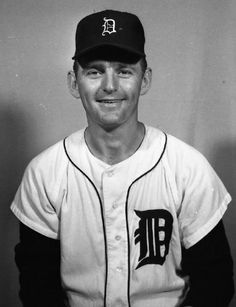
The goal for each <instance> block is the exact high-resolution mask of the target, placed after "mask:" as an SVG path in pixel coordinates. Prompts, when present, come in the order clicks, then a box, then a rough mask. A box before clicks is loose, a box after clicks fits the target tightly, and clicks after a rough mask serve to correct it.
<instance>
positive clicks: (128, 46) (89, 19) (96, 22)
mask: <svg viewBox="0 0 236 307" xmlns="http://www.w3.org/2000/svg"><path fill="white" fill-rule="evenodd" d="M144 44H145V34H144V30H143V26H142V24H141V22H140V20H139V18H138V17H137V16H136V15H134V14H131V13H128V12H120V11H115V10H105V11H101V12H97V13H93V14H91V15H88V16H86V17H84V18H83V19H82V20H81V21H80V22H79V23H78V25H77V29H76V35H75V45H76V50H75V54H74V56H73V58H72V59H73V60H75V59H79V58H80V57H81V56H83V55H85V54H86V53H88V52H90V51H92V50H95V49H97V48H99V47H106V46H107V47H109V46H110V47H116V48H119V49H121V50H125V51H127V52H130V53H134V54H135V55H137V56H145V52H144Z"/></svg>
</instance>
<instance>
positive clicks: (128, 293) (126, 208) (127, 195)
mask: <svg viewBox="0 0 236 307" xmlns="http://www.w3.org/2000/svg"><path fill="white" fill-rule="evenodd" d="M163 133H164V135H165V144H164V147H163V151H162V153H161V155H160V157H159V159H158V161H157V162H156V163H155V164H154V166H153V167H151V168H150V169H149V170H148V171H146V172H145V173H144V174H142V175H141V176H139V177H138V178H136V179H135V180H134V181H133V182H132V183H131V184H130V186H129V188H128V190H127V194H126V201H125V217H126V232H127V244H128V285H127V298H128V305H129V307H131V304H130V235H129V221H128V198H129V193H130V189H131V187H132V186H133V184H134V183H135V182H137V181H138V180H139V179H141V178H142V177H144V176H145V175H147V174H148V173H150V172H151V171H152V170H153V169H154V168H155V167H156V166H157V165H158V164H159V162H160V161H161V159H162V157H163V155H164V153H165V150H166V146H167V135H166V133H165V132H163Z"/></svg>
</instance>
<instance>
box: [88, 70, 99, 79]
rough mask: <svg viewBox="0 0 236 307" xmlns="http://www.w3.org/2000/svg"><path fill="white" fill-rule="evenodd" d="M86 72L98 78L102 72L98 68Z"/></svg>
mask: <svg viewBox="0 0 236 307" xmlns="http://www.w3.org/2000/svg"><path fill="white" fill-rule="evenodd" d="M86 74H87V76H89V77H92V78H96V77H99V76H100V75H101V72H99V71H98V70H97V69H89V70H88V71H87V73H86Z"/></svg>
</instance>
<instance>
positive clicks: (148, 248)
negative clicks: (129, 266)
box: [134, 209, 173, 269]
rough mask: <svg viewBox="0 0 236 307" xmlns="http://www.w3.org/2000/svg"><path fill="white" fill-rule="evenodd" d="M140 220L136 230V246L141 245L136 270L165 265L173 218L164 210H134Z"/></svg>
mask: <svg viewBox="0 0 236 307" xmlns="http://www.w3.org/2000/svg"><path fill="white" fill-rule="evenodd" d="M134 211H135V213H136V215H137V216H138V217H139V218H140V221H139V228H138V229H136V230H135V233H134V236H135V244H137V243H139V244H140V256H139V263H138V265H137V267H136V269H138V268H140V267H141V266H143V265H146V264H159V265H163V263H164V262H165V259H166V256H167V254H168V252H169V244H170V239H171V234H172V228H173V217H172V215H171V214H170V213H169V212H168V211H167V210H163V209H157V210H146V211H139V210H134Z"/></svg>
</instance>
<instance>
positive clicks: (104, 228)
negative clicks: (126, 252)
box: [63, 138, 108, 307]
mask: <svg viewBox="0 0 236 307" xmlns="http://www.w3.org/2000/svg"><path fill="white" fill-rule="evenodd" d="M63 146H64V150H65V153H66V156H67V158H68V159H69V161H70V162H71V164H72V165H73V166H74V167H75V168H76V169H78V170H79V171H80V172H81V173H82V174H83V175H84V176H85V177H86V178H87V179H88V181H89V182H90V183H91V185H92V186H93V187H94V190H95V191H96V194H97V197H98V200H99V203H100V209H101V217H102V226H103V235H104V246H105V262H106V268H105V287H104V307H106V295H107V294H106V292H107V274H108V258H107V237H106V227H105V222H104V214H103V207H102V200H101V197H100V195H99V192H98V190H97V188H96V186H95V184H94V183H93V181H92V180H91V179H90V178H89V177H88V176H87V175H86V174H85V173H84V172H83V171H82V170H81V169H80V168H79V167H78V166H77V165H76V164H75V163H74V162H73V161H72V159H71V158H70V156H69V153H68V152H67V149H66V138H65V139H64V140H63Z"/></svg>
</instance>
